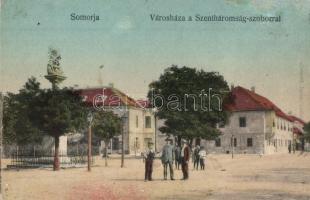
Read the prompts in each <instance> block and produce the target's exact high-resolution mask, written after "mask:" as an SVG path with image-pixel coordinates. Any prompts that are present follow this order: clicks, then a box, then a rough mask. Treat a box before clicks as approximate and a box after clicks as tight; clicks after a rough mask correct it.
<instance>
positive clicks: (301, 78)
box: [299, 63, 304, 119]
mask: <svg viewBox="0 0 310 200" xmlns="http://www.w3.org/2000/svg"><path fill="white" fill-rule="evenodd" d="M299 70H300V74H299V117H300V118H301V119H303V114H304V113H303V90H304V70H303V64H302V63H300V65H299Z"/></svg>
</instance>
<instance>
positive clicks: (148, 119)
mask: <svg viewBox="0 0 310 200" xmlns="http://www.w3.org/2000/svg"><path fill="white" fill-rule="evenodd" d="M145 128H151V116H146V117H145Z"/></svg>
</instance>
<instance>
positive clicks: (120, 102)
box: [78, 86, 155, 155]
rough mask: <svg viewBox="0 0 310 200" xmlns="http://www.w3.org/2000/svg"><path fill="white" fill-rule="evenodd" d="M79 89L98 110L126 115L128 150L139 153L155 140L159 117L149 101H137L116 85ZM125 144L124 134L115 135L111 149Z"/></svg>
mask: <svg viewBox="0 0 310 200" xmlns="http://www.w3.org/2000/svg"><path fill="white" fill-rule="evenodd" d="M78 92H79V93H80V95H81V96H82V97H83V99H84V101H85V102H86V103H87V104H88V105H89V106H93V107H96V109H97V110H98V111H100V110H102V109H105V110H111V111H113V112H114V113H115V114H117V115H119V116H125V117H126V118H125V119H126V120H125V122H124V123H123V130H124V148H125V153H127V154H137V155H139V154H140V153H141V152H142V151H144V150H145V149H146V147H147V144H148V143H149V142H153V143H155V118H154V114H153V112H152V109H150V108H148V107H149V106H148V104H147V101H139V100H138V101H137V100H134V99H133V98H131V97H129V96H128V95H126V94H124V93H123V92H121V91H119V90H117V89H116V88H114V87H113V86H112V87H111V86H109V87H101V88H86V89H80V90H78ZM121 144H122V137H121V135H120V136H118V137H115V138H113V140H112V143H111V145H110V146H109V149H110V150H112V152H113V153H120V152H121Z"/></svg>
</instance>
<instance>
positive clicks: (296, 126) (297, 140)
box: [290, 115, 306, 150]
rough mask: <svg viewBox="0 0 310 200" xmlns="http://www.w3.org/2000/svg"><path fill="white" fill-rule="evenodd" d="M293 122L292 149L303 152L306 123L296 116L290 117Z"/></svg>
mask: <svg viewBox="0 0 310 200" xmlns="http://www.w3.org/2000/svg"><path fill="white" fill-rule="evenodd" d="M290 117H291V119H292V121H293V137H294V142H293V144H294V147H295V148H296V150H303V148H304V145H305V141H304V139H303V134H304V126H305V125H306V122H305V121H304V120H302V119H300V118H298V117H296V116H293V115H290Z"/></svg>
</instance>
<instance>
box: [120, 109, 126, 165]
mask: <svg viewBox="0 0 310 200" xmlns="http://www.w3.org/2000/svg"><path fill="white" fill-rule="evenodd" d="M121 119H122V123H121V131H122V158H121V168H123V167H124V157H125V155H124V154H125V144H124V140H125V138H124V132H125V125H126V120H127V116H126V112H125V113H124V114H123V116H122V117H121Z"/></svg>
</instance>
